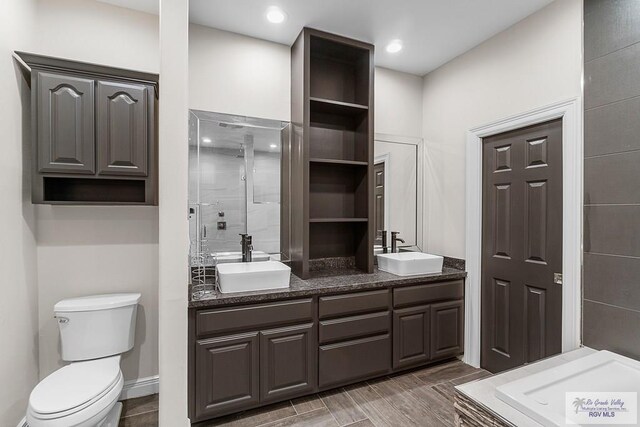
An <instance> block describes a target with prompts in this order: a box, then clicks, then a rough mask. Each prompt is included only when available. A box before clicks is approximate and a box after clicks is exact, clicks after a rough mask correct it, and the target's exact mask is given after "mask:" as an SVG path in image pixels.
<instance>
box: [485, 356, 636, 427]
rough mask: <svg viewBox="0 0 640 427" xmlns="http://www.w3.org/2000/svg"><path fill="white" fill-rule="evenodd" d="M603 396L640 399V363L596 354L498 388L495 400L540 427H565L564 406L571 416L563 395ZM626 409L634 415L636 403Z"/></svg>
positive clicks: (565, 397) (565, 414) (565, 411)
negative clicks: (632, 393)
mask: <svg viewBox="0 0 640 427" xmlns="http://www.w3.org/2000/svg"><path fill="white" fill-rule="evenodd" d="M603 392H605V393H606V395H607V396H608V395H611V396H612V397H615V396H616V395H623V396H625V394H624V393H628V392H635V393H637V395H640V362H638V361H637V360H633V359H630V358H628V357H624V356H620V355H619V354H616V353H611V352H609V351H599V352H596V353H592V354H590V355H588V356H585V357H581V358H579V359H576V360H573V361H570V362H567V363H564V364H562V365H560V366H556V367H553V368H550V369H546V370H543V371H541V372H538V373H535V374H532V375H529V376H526V377H524V378H520V379H518V380H515V381H512V382H509V383H506V384H504V385H501V386H498V387H497V388H496V397H497V398H498V399H500V400H502V401H503V402H505V403H507V404H508V405H510V406H511V407H513V408H515V409H517V410H518V411H520V412H522V413H523V414H525V415H527V416H528V417H530V418H532V419H533V420H535V421H537V422H538V423H540V424H542V425H543V426H565V425H567V422H568V421H567V417H566V416H567V406H569V415H570V416H573V415H572V412H571V404H570V402H567V393H580V396H582V395H583V394H584V395H585V396H591V395H593V393H603ZM569 400H571V395H569ZM634 405H635V408H634ZM627 408H630V409H631V410H632V411H633V412H634V413H635V414H637V399H635V402H630V406H629V405H628V406H627ZM576 413H577V412H576ZM618 416H619V417H620V416H626V415H625V414H619V415H618ZM609 421H611V420H609ZM638 421H639V422H640V418H639V419H638Z"/></svg>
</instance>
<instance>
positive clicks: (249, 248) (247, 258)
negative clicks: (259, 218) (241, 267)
mask: <svg viewBox="0 0 640 427" xmlns="http://www.w3.org/2000/svg"><path fill="white" fill-rule="evenodd" d="M240 237H242V262H251V259H252V256H251V253H252V252H253V245H252V244H251V236H249V235H248V234H240Z"/></svg>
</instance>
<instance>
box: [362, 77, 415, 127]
mask: <svg viewBox="0 0 640 427" xmlns="http://www.w3.org/2000/svg"><path fill="white" fill-rule="evenodd" d="M374 116H375V117H374V126H375V132H376V133H384V134H389V135H396V136H411V137H415V138H422V78H421V77H418V76H414V75H413V74H407V73H402V72H400V71H393V70H389V69H387V68H381V67H377V68H376V72H375V104H374Z"/></svg>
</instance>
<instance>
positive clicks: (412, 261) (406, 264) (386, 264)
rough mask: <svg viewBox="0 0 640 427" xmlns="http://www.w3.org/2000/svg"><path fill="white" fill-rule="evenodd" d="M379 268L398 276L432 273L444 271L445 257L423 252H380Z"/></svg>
mask: <svg viewBox="0 0 640 427" xmlns="http://www.w3.org/2000/svg"><path fill="white" fill-rule="evenodd" d="M377 257H378V269H380V270H382V271H386V272H387V273H391V274H396V275H398V276H414V275H417V274H432V273H440V272H441V271H442V262H443V261H444V258H443V257H441V256H440V255H431V254H425V253H422V252H400V253H397V254H379V255H377Z"/></svg>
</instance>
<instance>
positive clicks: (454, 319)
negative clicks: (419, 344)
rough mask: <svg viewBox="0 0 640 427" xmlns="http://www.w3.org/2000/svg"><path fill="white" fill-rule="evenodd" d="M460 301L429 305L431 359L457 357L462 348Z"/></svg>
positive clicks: (462, 313)
mask: <svg viewBox="0 0 640 427" xmlns="http://www.w3.org/2000/svg"><path fill="white" fill-rule="evenodd" d="M463 331H464V304H463V302H462V301H449V302H441V303H438V304H432V305H431V359H432V360H435V359H444V358H447V357H453V356H457V355H458V354H461V353H462V352H463V348H464V344H463V343H464V336H463Z"/></svg>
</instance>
